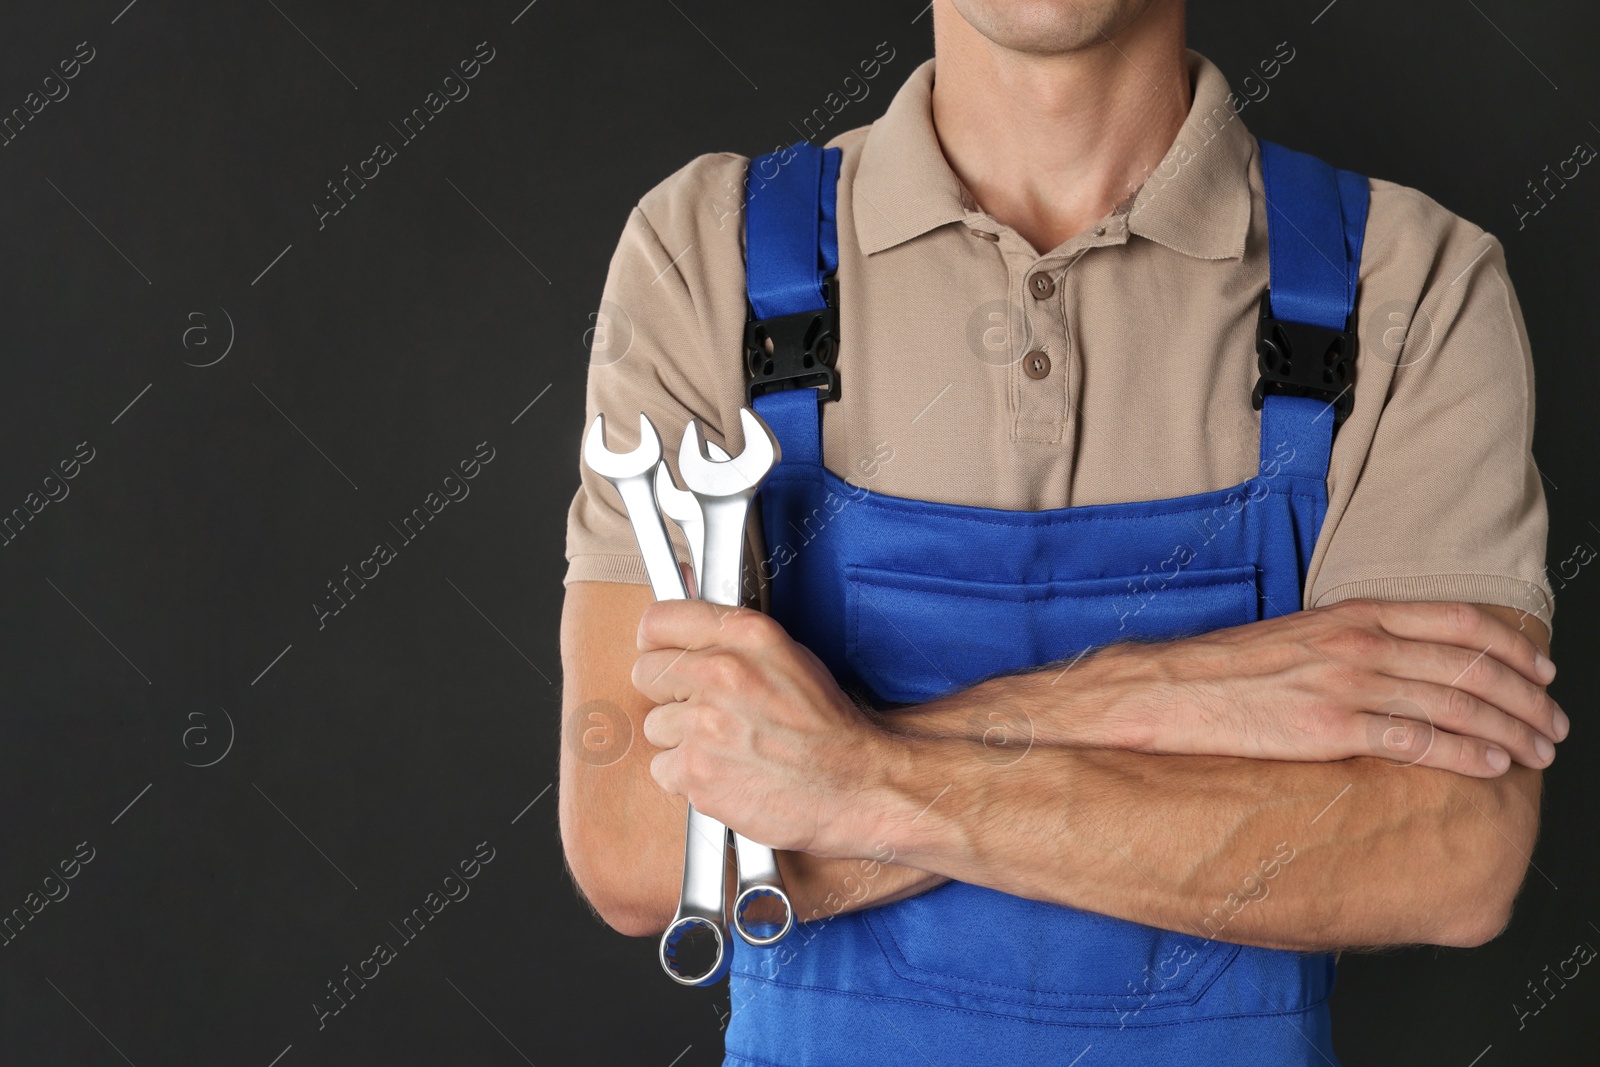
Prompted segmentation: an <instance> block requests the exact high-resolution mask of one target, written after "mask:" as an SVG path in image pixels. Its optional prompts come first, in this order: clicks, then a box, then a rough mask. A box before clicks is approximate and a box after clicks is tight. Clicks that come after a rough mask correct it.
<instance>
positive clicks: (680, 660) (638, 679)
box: [632, 648, 696, 704]
mask: <svg viewBox="0 0 1600 1067" xmlns="http://www.w3.org/2000/svg"><path fill="white" fill-rule="evenodd" d="M694 655H696V653H693V652H690V651H689V650H688V649H686V648H658V649H656V650H655V651H653V652H645V653H642V654H640V656H639V658H638V659H636V660H634V661H633V676H632V681H633V687H634V688H635V689H637V690H638V691H639V692H640V693H642V694H644V695H645V696H646V697H649V698H650V699H651V700H653V701H655V702H656V703H657V704H670V703H672V702H674V701H678V700H688V699H689V697H691V696H692V695H693V686H692V684H691V679H690V674H689V671H688V670H687V669H686V668H685V665H686V663H687V661H688V660H689V658H690V657H692V656H694Z"/></svg>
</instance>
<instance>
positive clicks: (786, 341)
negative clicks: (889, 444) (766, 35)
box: [744, 141, 842, 465]
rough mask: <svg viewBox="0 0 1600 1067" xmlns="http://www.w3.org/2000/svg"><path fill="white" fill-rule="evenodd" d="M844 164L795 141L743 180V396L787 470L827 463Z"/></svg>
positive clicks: (756, 162) (834, 387)
mask: <svg viewBox="0 0 1600 1067" xmlns="http://www.w3.org/2000/svg"><path fill="white" fill-rule="evenodd" d="M841 155H842V153H841V152H840V150H839V149H837V148H826V149H824V148H818V147H816V146H815V145H813V144H811V143H810V142H808V141H799V142H796V143H795V144H793V145H791V146H790V147H788V148H782V149H779V150H777V151H775V152H769V153H767V154H766V155H764V156H758V157H757V158H755V159H753V160H751V161H750V170H749V174H748V175H747V176H746V179H745V187H744V232H745V292H746V294H747V295H748V297H749V302H750V311H749V319H748V321H747V322H746V325H745V358H746V362H747V364H748V369H749V372H750V378H749V384H748V386H747V393H746V395H747V396H748V398H749V400H750V406H751V407H752V408H754V409H755V412H756V414H757V415H760V416H761V418H762V419H764V420H765V421H766V423H767V425H768V427H770V428H771V430H772V432H773V433H774V434H776V435H777V437H778V443H779V446H780V447H781V449H782V460H783V461H786V462H798V463H815V464H819V465H820V464H821V463H822V420H821V410H820V408H821V404H822V403H823V401H825V400H832V399H834V398H835V397H837V396H838V393H839V376H838V372H837V371H835V370H834V367H833V359H834V354H835V353H836V352H837V351H838V338H839V324H838V286H837V283H836V282H835V280H834V277H833V275H834V272H835V271H836V270H837V269H838V267H839V232H838V215H837V204H838V199H837V192H838V183H839V160H840V156H841ZM811 386H822V387H823V388H822V389H815V388H810V387H811Z"/></svg>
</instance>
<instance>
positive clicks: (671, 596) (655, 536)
mask: <svg viewBox="0 0 1600 1067" xmlns="http://www.w3.org/2000/svg"><path fill="white" fill-rule="evenodd" d="M605 433H606V431H605V416H604V415H597V416H595V420H594V425H592V426H591V427H590V428H589V434H588V437H587V438H586V439H585V440H584V446H583V458H584V462H585V463H587V464H588V465H589V467H590V469H592V470H593V471H594V472H595V473H596V474H599V475H600V476H601V477H603V478H605V479H606V480H607V481H609V482H610V483H611V484H612V485H613V486H614V487H615V488H616V490H617V493H618V495H620V496H621V497H622V502H623V504H624V505H625V506H626V507H627V510H628V521H629V523H631V524H632V526H633V534H634V537H635V538H636V539H637V540H638V542H639V554H640V556H641V557H642V558H643V559H644V565H645V573H646V575H647V576H648V577H649V579H650V588H651V590H652V592H654V593H655V596H656V599H657V600H686V599H688V592H687V590H686V589H685V587H684V584H683V572H682V571H680V570H678V558H677V556H676V555H675V554H674V553H673V551H672V542H671V540H670V539H669V538H668V537H667V528H666V525H665V524H664V523H663V522H662V521H661V512H660V511H659V510H657V507H656V499H655V495H654V493H653V488H654V486H653V483H652V479H653V474H654V471H655V469H656V466H657V464H659V463H660V462H661V438H660V436H659V435H658V434H657V433H656V430H655V427H654V426H653V425H651V423H650V420H649V418H647V417H646V416H645V415H644V414H643V413H642V412H641V413H640V415H639V446H638V447H637V448H635V449H634V450H633V451H631V452H621V453H619V452H612V451H611V450H610V449H608V448H606V445H605ZM727 849H728V828H727V827H726V826H725V825H723V824H722V823H721V822H720V821H718V820H716V819H713V818H711V817H710V816H709V815H705V814H703V813H701V812H699V811H696V810H695V807H694V805H693V804H690V805H689V812H688V817H687V820H686V824H685V827H684V842H683V888H682V890H681V892H680V893H679V895H678V912H677V914H676V915H675V916H674V917H673V920H672V923H671V925H669V926H668V927H667V929H666V931H665V932H664V933H663V934H662V935H661V944H660V948H659V951H658V956H659V959H660V960H661V968H662V970H664V971H666V972H667V976H668V977H669V978H671V979H672V980H673V981H674V982H677V983H679V984H680V985H688V986H703V985H711V984H713V983H715V982H717V981H719V980H721V978H722V977H723V976H724V975H726V974H727V973H728V962H729V960H728V952H727V941H728V934H727V925H726V920H725V919H724V917H723V916H724V913H725V911H726V907H727V892H728V890H727V869H728V857H727Z"/></svg>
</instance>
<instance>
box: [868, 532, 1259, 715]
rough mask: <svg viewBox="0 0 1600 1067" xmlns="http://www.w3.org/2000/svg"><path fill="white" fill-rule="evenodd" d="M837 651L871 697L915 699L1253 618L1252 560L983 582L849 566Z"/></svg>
mask: <svg viewBox="0 0 1600 1067" xmlns="http://www.w3.org/2000/svg"><path fill="white" fill-rule="evenodd" d="M845 611H846V620H847V621H846V635H845V658H846V660H847V661H848V663H849V666H850V668H851V670H852V671H854V673H855V674H856V676H857V677H859V678H860V679H861V680H862V681H863V682H865V683H866V684H867V685H868V686H869V687H870V688H871V690H872V692H873V693H875V694H876V695H877V696H878V697H879V698H880V700H883V701H887V702H889V703H893V704H911V703H922V702H925V701H928V700H932V699H934V698H936V697H939V696H943V695H945V694H947V693H950V692H953V691H955V690H957V689H962V688H965V687H966V686H969V685H971V684H973V683H974V682H977V681H980V680H981V679H983V678H986V677H990V676H992V675H997V674H1011V673H1015V672H1017V671H1021V670H1026V669H1028V668H1030V667H1035V666H1039V665H1042V664H1045V663H1050V662H1052V661H1054V660H1060V659H1068V658H1070V657H1072V656H1075V655H1077V654H1078V653H1080V652H1082V651H1084V650H1086V649H1091V648H1098V647H1101V646H1103V645H1108V644H1112V643H1115V642H1117V641H1128V640H1145V641H1151V640H1169V639H1172V638H1175V637H1182V636H1187V635H1191V634H1199V633H1205V632H1207V631H1210V630H1215V629H1220V628H1222V627H1226V626H1239V625H1242V624H1244V623H1247V622H1254V621H1256V620H1257V619H1259V618H1261V609H1260V590H1259V588H1258V583H1257V570H1256V568H1255V567H1254V566H1240V567H1223V568H1212V569H1205V570H1195V569H1179V568H1173V569H1172V570H1171V571H1170V572H1169V571H1165V570H1163V571H1157V572H1146V573H1143V574H1139V575H1136V576H1133V577H1127V578H1091V579H1076V580H1067V581H1053V582H1020V583H1014V582H992V581H975V580H972V579H965V578H944V577H938V576H931V575H924V574H912V573H908V572H905V571H895V570H885V569H882V568H877V567H867V566H862V565H859V564H851V565H849V566H847V567H846V583H845Z"/></svg>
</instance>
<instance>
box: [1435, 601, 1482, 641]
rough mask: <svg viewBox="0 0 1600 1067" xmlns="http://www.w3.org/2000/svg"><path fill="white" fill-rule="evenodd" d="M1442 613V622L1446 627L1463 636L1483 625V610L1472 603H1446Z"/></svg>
mask: <svg viewBox="0 0 1600 1067" xmlns="http://www.w3.org/2000/svg"><path fill="white" fill-rule="evenodd" d="M1441 614H1442V618H1441V622H1443V624H1444V627H1445V629H1446V630H1447V631H1449V632H1450V633H1453V634H1460V635H1462V636H1466V635H1468V634H1473V633H1476V632H1477V631H1478V630H1479V628H1480V627H1481V626H1482V625H1483V612H1481V611H1479V610H1478V609H1477V608H1476V607H1474V606H1473V605H1471V604H1466V603H1462V602H1460V601H1451V602H1450V603H1448V604H1446V605H1445V606H1444V611H1443V612H1442V613H1441Z"/></svg>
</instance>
